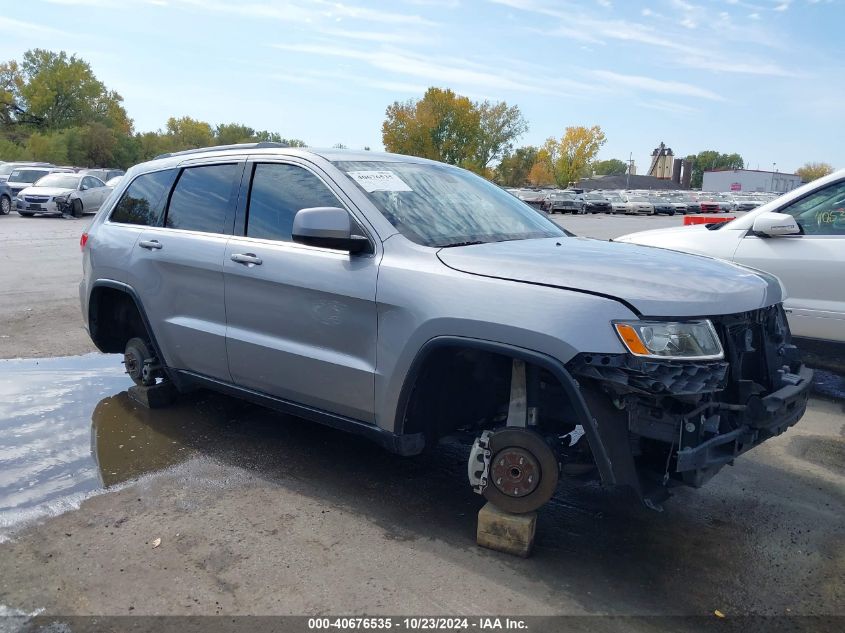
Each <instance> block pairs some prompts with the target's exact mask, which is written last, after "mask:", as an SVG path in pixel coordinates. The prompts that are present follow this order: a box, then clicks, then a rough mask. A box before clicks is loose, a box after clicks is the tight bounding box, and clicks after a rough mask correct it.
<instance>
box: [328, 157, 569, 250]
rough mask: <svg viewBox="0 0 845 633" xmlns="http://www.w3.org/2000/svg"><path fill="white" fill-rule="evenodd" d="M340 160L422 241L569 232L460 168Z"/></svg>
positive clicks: (439, 243) (394, 220) (393, 219)
mask: <svg viewBox="0 0 845 633" xmlns="http://www.w3.org/2000/svg"><path fill="white" fill-rule="evenodd" d="M335 165H336V166H337V167H338V168H339V169H340V170H342V171H344V172H346V174H347V175H348V176H349V178H350V179H351V180H352V181H353V182H354V183H355V184H356V185H358V187H359V188H360V189H361V191H363V192H364V195H366V196H367V197H368V198H369V199H370V201H371V202H372V203H373V204H374V205H375V206H376V208H378V210H379V211H380V212H381V213H382V215H384V217H385V218H387V220H388V221H389V222H390V223H391V224H392V225H393V226H394V227H396V229H397V230H398V231H399V232H400V233H401V234H402V235H404V236H405V237H407V238H408V239H409V240H411V241H413V242H416V243H417V244H422V245H424V246H433V247H444V246H455V245H459V244H466V243H481V242H502V241H506V240H525V239H533V238H541V237H564V236H565V235H566V233H565V232H564V231H563V230H562V229H561V228H560V227H558V225H557V224H555V223H554V222H552V221H551V220H548V219H546V218H545V217H544V216H543V215H541V214H539V213H537V211H535V210H534V209H532V208H531V207H529V206H528V205H526V204H525V203H523V202H520V201H519V200H517V199H516V198H514V197H513V196H511V195H510V194H508V193H507V192H505V191H502V190H501V189H500V188H499V187H497V186H496V185H493V184H491V183H489V182H488V181H486V180H484V179H483V178H480V177H479V176H476V175H474V174H472V173H470V172H468V171H464V170H462V169H458V168H456V167H450V166H448V165H438V164H420V163H389V162H380V161H338V162H336V163H335Z"/></svg>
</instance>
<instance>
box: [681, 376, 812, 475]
mask: <svg viewBox="0 0 845 633" xmlns="http://www.w3.org/2000/svg"><path fill="white" fill-rule="evenodd" d="M792 376H795V378H796V379H794V384H786V385H784V386H783V387H781V388H780V389H778V390H777V391H775V392H774V393H770V394H769V395H767V396H764V397H762V398H758V399H755V400H752V401H751V402H750V403H749V404H747V405H739V406H736V405H732V406H730V408H729V411H730V413H733V414H735V415H737V416H738V417H739V419H741V420H742V421H743V423H742V424H741V425H740V426H739V427H737V428H735V429H733V430H731V431H728V432H725V433H721V434H718V435H715V436H713V437H710V438H708V439H705V440H703V441H701V442H699V443H697V444H691V445H689V446H685V444H684V441H685V436H686V435H688V434H689V431H690V430H693V431H694V429H693V428H692V426H689V425H693V426H694V425H695V422H694V421H693V419H694V418H695V417H699V418H705V416H707V417H709V415H708V414H710V415H712V414H715V415H720V409H721V408H722V406H724V405H722V404H721V403H715V404H706V405H703V406H702V407H700V409H701V410H700V411H698V410H697V411H695V412H694V414H693V415H686V416H684V422H683V424H682V426H681V430H682V434H681V440H680V446H681V448H680V449H679V450H678V451H677V457H676V471H677V472H679V473H692V477H691V478H689V477H688V478H687V479H688V480H687V483H689V484H691V485H693V486H700V485H702V484H703V483H704V482H705V481H706V480H707V479H708V478H709V477H710V476H712V475H713V474H714V473H715V471H716V470H718V468H720V467H721V466H723V465H724V464H729V463H731V462H732V461H733V459H734V458H735V457H737V456H738V455H741V454H742V453H745V452H746V451H748V450H750V449H752V448H754V447H755V446H757V445H758V444H760V443H762V442H764V441H766V440H767V439H769V438H771V437H775V436H776V435H780V434H781V433H783V432H784V431H786V430H787V429H788V428H789V427H791V426H792V425H794V424H795V423H796V422H798V420H800V419H801V417H802V416H803V415H804V412H805V411H806V409H807V401H808V399H809V395H810V386H811V384H812V382H813V371H812V370H811V369H809V368H807V367H804V366H803V365H802V366H801V367H800V369H799V371H798V374H797V375H795V374H792ZM705 419H706V418H705ZM692 441H693V442H697V441H698V438H697V437H693V438H692Z"/></svg>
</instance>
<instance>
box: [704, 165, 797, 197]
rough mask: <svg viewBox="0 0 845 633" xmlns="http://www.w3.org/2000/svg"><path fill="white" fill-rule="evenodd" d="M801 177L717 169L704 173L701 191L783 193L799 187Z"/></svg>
mask: <svg viewBox="0 0 845 633" xmlns="http://www.w3.org/2000/svg"><path fill="white" fill-rule="evenodd" d="M801 182H802V181H801V176H798V175H796V174H787V173H783V172H779V171H760V170H757V169H717V170H713V171H705V172H704V179H703V181H702V183H701V190H702V191H733V192H738V191H765V192H770V193H785V192H787V191H792V190H793V189H795V188H796V187H798V186H799V185H801Z"/></svg>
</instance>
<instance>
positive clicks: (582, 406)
mask: <svg viewBox="0 0 845 633" xmlns="http://www.w3.org/2000/svg"><path fill="white" fill-rule="evenodd" d="M443 347H464V348H470V349H477V350H481V351H485V352H493V353H496V354H501V355H503V356H510V357H512V358H518V359H520V360H524V361H525V362H527V363H531V364H534V365H537V366H539V367H542V368H543V369H546V370H548V371H549V372H550V373H551V374H552V375H553V376H554V377H555V378H557V380H558V382H560V384H561V386H562V387H563V390H564V393H565V394H566V396H567V397H568V398H569V400H570V402H571V403H572V408H573V409H574V410H575V415H576V416H577V418H578V419H577V423H578V424H580V425H581V427H582V428H583V429H584V432H585V433H586V435H587V441H588V442H589V444H590V450H591V451H592V453H593V458H594V459H595V461H596V466H597V468H598V470H599V474H600V475H601V479H602V483H604V484H606V485H613V484H616V483H617V477H616V473H615V471H614V468H613V463H612V462H611V460H610V457H609V455H608V452H607V450H606V447H605V444H604V442H603V441H602V436H601V433H600V431H599V427H598V422H597V420H596V419H595V418H594V417H593V415H592V413H591V412H590V409H589V407H588V406H587V402H586V401H585V400H584V396H583V394H582V393H581V388H580V386H579V385H578V382H577V381H576V380H575V379H574V378H573V377H572V374H570V373H569V372H568V371H567V369H566V367H565V366H564V364H563V363H562V362H561V361H559V360H558V359H556V358H554V357H553V356H549V355H548V354H544V353H542V352H537V351H535V350H531V349H527V348H524V347H518V346H516V345H510V344H507V343H499V342H497V341H487V340H483V339H474V338H468V337H463V336H437V337H435V338H432V339H429V340H428V341H426V343H425V344H424V345H423V346H422V347H421V348H420V349H419V351H418V352H417V355H416V356H415V357H414V360H413V362H412V363H411V368H410V369H409V370H408V374H407V375H406V376H405V381H404V382H403V384H402V390H401V392H400V394H399V402H398V404H397V407H396V416H395V418H394V428H395V429H396V433H397V435H402V434H403V430H404V426H405V416H406V414H407V411H408V404H409V403H410V401H411V394H412V393H413V390H414V385H415V383H416V381H417V378H418V377H419V373H420V371H421V370H422V367H423V366H424V364H425V361H426V360H427V358H428V356H429V355H430V354H431V353H432V352H433V351H435V350H437V349H440V348H443Z"/></svg>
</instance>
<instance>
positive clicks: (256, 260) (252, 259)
mask: <svg viewBox="0 0 845 633" xmlns="http://www.w3.org/2000/svg"><path fill="white" fill-rule="evenodd" d="M230 259H231V260H232V261H233V262H237V263H238V264H247V265H249V264H253V265H255V266H260V265H261V258H260V257H257V256H256V255H255V254H254V253H237V254H235V255H232V256H231V257H230Z"/></svg>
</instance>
